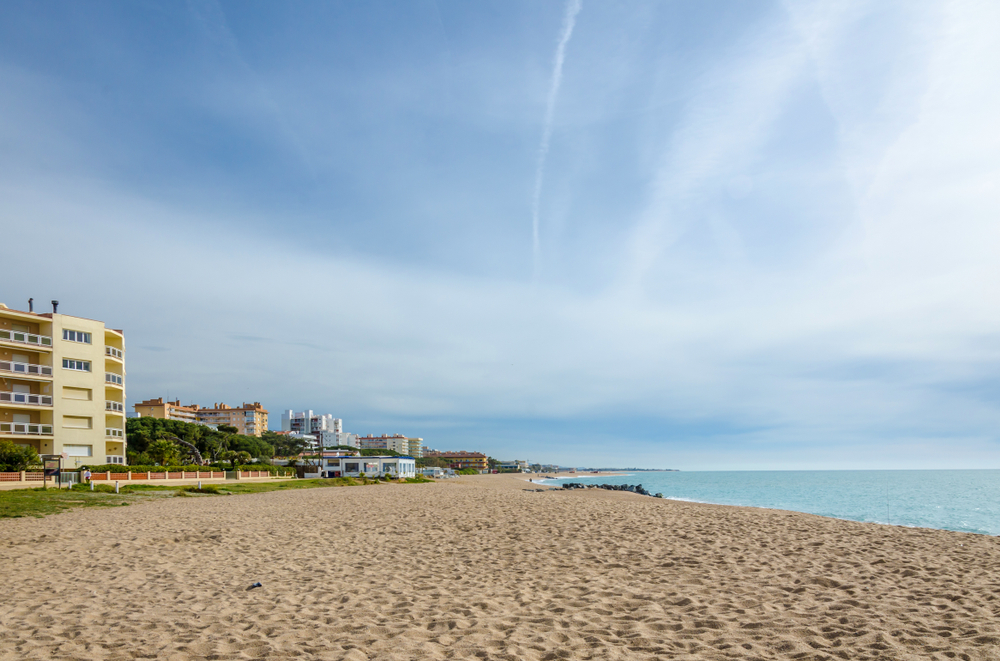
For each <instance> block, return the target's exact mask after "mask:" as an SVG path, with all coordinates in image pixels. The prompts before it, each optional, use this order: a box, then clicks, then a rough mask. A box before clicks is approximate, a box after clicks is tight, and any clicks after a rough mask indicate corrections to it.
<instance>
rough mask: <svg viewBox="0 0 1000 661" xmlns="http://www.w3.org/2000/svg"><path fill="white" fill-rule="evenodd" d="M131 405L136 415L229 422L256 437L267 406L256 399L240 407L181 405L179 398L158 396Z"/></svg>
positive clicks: (264, 422)
mask: <svg viewBox="0 0 1000 661" xmlns="http://www.w3.org/2000/svg"><path fill="white" fill-rule="evenodd" d="M133 408H134V409H135V412H136V413H137V414H139V416H140V417H143V416H144V417H149V418H162V419H165V420H180V421H181V422H190V423H193V424H198V425H207V426H209V427H212V428H217V427H218V426H219V425H229V426H231V427H236V432H237V433H239V434H243V435H245V436H258V437H259V436H261V435H263V433H264V432H265V431H267V410H266V409H265V408H264V407H263V406H261V405H260V402H254V403H253V404H247V403H245V402H244V404H243V406H240V407H232V406H227V405H225V404H215V405H213V407H212V408H202V407H200V406H198V405H197V404H189V405H187V406H181V402H180V400H177V401H176V402H164V401H163V398H162V397H157V398H156V399H147V400H145V401H143V402H139V403H137V404H135V405H133Z"/></svg>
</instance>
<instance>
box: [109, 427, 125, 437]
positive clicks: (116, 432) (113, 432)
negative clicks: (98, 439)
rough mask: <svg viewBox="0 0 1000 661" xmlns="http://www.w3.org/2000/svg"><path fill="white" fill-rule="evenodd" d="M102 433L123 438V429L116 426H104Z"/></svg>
mask: <svg viewBox="0 0 1000 661" xmlns="http://www.w3.org/2000/svg"><path fill="white" fill-rule="evenodd" d="M104 435H105V436H106V437H107V438H125V430H124V429H118V428H116V427H105V428H104Z"/></svg>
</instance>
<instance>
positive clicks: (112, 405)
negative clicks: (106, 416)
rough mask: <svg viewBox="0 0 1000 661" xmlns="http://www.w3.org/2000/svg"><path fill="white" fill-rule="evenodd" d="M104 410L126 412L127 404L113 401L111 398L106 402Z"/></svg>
mask: <svg viewBox="0 0 1000 661" xmlns="http://www.w3.org/2000/svg"><path fill="white" fill-rule="evenodd" d="M104 410H105V411H107V412H108V413H125V405H124V404H122V403H121V402H113V401H111V400H110V399H109V400H106V401H105V402H104Z"/></svg>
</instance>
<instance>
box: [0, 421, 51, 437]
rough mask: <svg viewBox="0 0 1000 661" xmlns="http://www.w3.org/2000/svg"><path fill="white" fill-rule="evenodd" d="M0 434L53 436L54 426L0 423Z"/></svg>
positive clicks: (28, 423)
mask: <svg viewBox="0 0 1000 661" xmlns="http://www.w3.org/2000/svg"><path fill="white" fill-rule="evenodd" d="M0 434H31V435H35V436H51V435H52V425H42V424H37V423H34V422H0Z"/></svg>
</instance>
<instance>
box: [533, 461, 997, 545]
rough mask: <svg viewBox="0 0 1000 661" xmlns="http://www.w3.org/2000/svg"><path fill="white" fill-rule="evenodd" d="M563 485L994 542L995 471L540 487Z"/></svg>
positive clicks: (697, 477)
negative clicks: (634, 489) (623, 487)
mask: <svg viewBox="0 0 1000 661" xmlns="http://www.w3.org/2000/svg"><path fill="white" fill-rule="evenodd" d="M563 481H569V482H583V483H588V482H597V483H599V484H605V483H606V484H642V486H643V487H644V488H645V489H646V490H648V491H649V492H650V493H657V492H661V493H663V496H664V497H665V498H673V499H675V500H690V501H694V502H700V503H716V504H719V505H745V506H749V507H766V508H771V509H782V510H793V511H796V512H808V513H809V514H819V515H821V516H831V517H835V518H838V519H849V520H851V521H868V522H872V523H890V524H892V525H897V526H916V527H919V528H939V529H941V530H957V531H960V532H974V533H980V534H985V535H1000V470H925V471H759V472H758V471H734V472H691V473H688V472H669V473H667V472H663V473H661V472H655V473H647V472H640V473H630V474H628V475H623V476H619V477H607V476H600V477H598V476H587V475H586V474H585V473H581V474H577V475H576V476H574V477H566V478H562V479H560V480H548V482H549V483H551V484H558V483H559V482H563Z"/></svg>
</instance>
